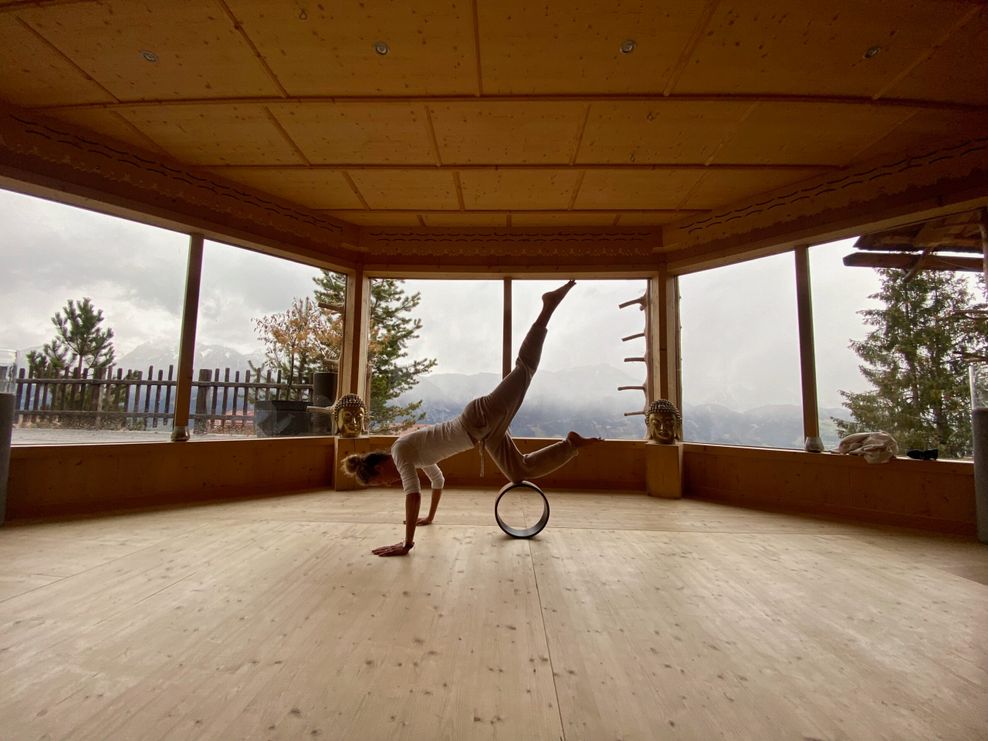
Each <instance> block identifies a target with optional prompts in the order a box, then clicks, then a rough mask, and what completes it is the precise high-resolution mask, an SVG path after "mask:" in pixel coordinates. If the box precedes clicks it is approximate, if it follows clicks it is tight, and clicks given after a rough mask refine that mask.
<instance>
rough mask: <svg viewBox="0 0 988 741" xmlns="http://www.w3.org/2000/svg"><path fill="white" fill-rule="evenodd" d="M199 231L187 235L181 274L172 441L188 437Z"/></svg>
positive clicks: (199, 267)
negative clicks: (182, 287)
mask: <svg viewBox="0 0 988 741" xmlns="http://www.w3.org/2000/svg"><path fill="white" fill-rule="evenodd" d="M202 243H203V238H202V235H201V234H190V235H189V266H188V269H187V271H186V275H185V304H184V306H183V307H182V337H181V340H180V342H179V350H178V388H177V389H176V390H175V419H174V422H173V423H172V435H171V438H172V441H173V442H185V441H186V440H188V439H189V403H190V402H191V400H192V365H193V362H192V361H193V360H194V359H195V353H196V321H197V320H198V317H199V284H200V283H201V281H202Z"/></svg>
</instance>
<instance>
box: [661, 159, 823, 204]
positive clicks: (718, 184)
mask: <svg viewBox="0 0 988 741" xmlns="http://www.w3.org/2000/svg"><path fill="white" fill-rule="evenodd" d="M821 172H823V170H821V169H820V168H809V167H808V168H793V169H787V170H708V171H706V172H704V173H703V177H701V178H700V181H699V182H698V183H697V184H696V187H694V188H693V189H692V190H690V191H689V192H688V194H685V196H686V197H685V200H683V202H682V203H681V204H680V205H681V207H682V208H684V209H713V208H717V207H719V206H725V205H727V204H729V203H733V202H735V201H737V200H739V199H741V198H744V196H745V195H747V194H748V193H751V192H752V191H753V190H771V189H773V188H781V187H783V186H785V185H791V184H792V183H798V182H799V181H800V180H805V179H806V178H809V177H812V176H814V175H819V174H820V173H821Z"/></svg>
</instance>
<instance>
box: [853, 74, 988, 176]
mask: <svg viewBox="0 0 988 741" xmlns="http://www.w3.org/2000/svg"><path fill="white" fill-rule="evenodd" d="M985 66H988V65H985ZM986 131H988V112H977V111H973V112H968V111H935V110H920V111H916V112H915V113H914V114H913V115H911V116H910V117H909V118H907V119H906V120H905V121H903V122H902V123H901V124H899V125H898V126H896V127H895V128H894V129H892V130H891V131H890V132H889V133H888V134H886V135H885V136H883V137H882V138H881V139H879V140H878V141H876V142H875V143H873V144H872V145H871V146H869V147H868V148H867V149H865V150H864V151H862V152H861V153H860V154H859V155H858V159H860V160H862V161H868V160H873V159H887V158H892V157H895V156H896V155H897V154H898V153H900V152H915V151H925V150H926V149H928V148H929V146H930V145H929V142H931V141H938V142H940V143H942V144H947V143H949V142H951V141H964V140H968V139H976V138H979V137H983V136H984V134H985V132H986Z"/></svg>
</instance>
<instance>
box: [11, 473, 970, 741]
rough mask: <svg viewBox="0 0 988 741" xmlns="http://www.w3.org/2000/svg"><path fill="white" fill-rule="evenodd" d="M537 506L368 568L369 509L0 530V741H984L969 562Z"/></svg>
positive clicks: (381, 496) (900, 538)
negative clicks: (506, 524) (512, 532)
mask: <svg viewBox="0 0 988 741" xmlns="http://www.w3.org/2000/svg"><path fill="white" fill-rule="evenodd" d="M550 498H551V501H552V505H553V510H552V519H551V520H550V523H549V527H548V528H547V529H546V530H545V531H544V532H543V533H542V534H541V535H540V536H539V537H538V538H536V539H534V540H531V541H515V540H511V539H508V538H506V537H505V536H504V535H503V534H502V533H501V532H500V530H498V529H497V528H496V527H495V526H494V523H493V517H492V512H491V507H492V504H493V495H492V493H491V492H480V491H476V490H451V491H448V492H447V493H446V495H445V497H444V500H443V504H442V507H441V509H440V513H439V517H438V518H437V522H436V524H434V525H433V526H431V527H429V528H423V529H421V530H420V531H419V534H418V536H417V545H416V548H415V550H414V551H413V553H412V555H411V556H410V557H408V558H404V559H388V560H383V559H378V558H376V557H374V556H372V555H371V554H370V550H371V548H372V547H375V546H378V545H384V544H387V543H392V542H396V541H398V540H399V539H400V538H401V528H400V525H399V524H398V523H400V522H401V518H402V511H403V510H402V505H403V500H402V497H401V495H400V494H398V493H396V492H394V491H390V492H387V491H365V492H316V493H307V494H300V495H291V496H285V497H279V498H272V499H264V500H255V501H249V502H236V503H225V504H217V505H209V506H198V507H191V508H188V509H181V510H168V511H158V512H145V513H139V514H130V515H120V516H113V517H101V518H94V519H83V520H74V521H67V522H59V523H48V524H37V525H15V526H7V527H4V528H2V529H0V686H2V687H3V691H2V693H0V738H3V739H15V740H17V741H20V740H21V739H41V738H45V739H47V738H51V739H100V740H105V739H141V740H142V741H143V740H147V739H224V740H227V739H241V738H243V739H268V738H271V739H300V738H319V739H361V740H366V739H369V740H374V739H453V740H455V741H459V740H460V739H511V740H515V739H526V740H527V739H566V741H576V740H578V739H580V740H582V739H587V740H589V741H598V740H610V739H650V740H651V739H715V738H730V739H869V740H871V739H985V738H988V731H986V729H988V641H986V638H988V586H986V583H988V548H986V547H985V546H983V545H980V544H978V543H976V542H974V541H972V540H965V539H955V538H947V537H938V536H931V535H925V534H920V533H915V532H910V531H901V530H891V529H881V528H875V527H865V526H854V525H848V524H841V523H835V522H828V521H825V520H821V519H813V518H808V517H799V516H793V515H786V514H778V513H767V512H758V511H753V510H744V509H738V508H732V507H727V506H723V505H718V504H714V503H709V502H700V501H692V500H681V501H666V500H656V499H650V498H648V497H645V496H635V495H594V494H565V493H557V492H552V493H550ZM522 506H524V505H522Z"/></svg>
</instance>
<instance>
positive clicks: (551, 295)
mask: <svg viewBox="0 0 988 741" xmlns="http://www.w3.org/2000/svg"><path fill="white" fill-rule="evenodd" d="M575 285H576V281H575V280H571V281H570V282H569V283H564V284H563V285H561V286H559V288H557V289H555V290H554V291H549V292H547V293H543V294H542V313H541V314H539V317H538V319H536V320H535V324H536V326H539V327H545V326H546V325H547V324H548V323H549V317H551V316H552V312H554V311H555V310H556V307H557V306H559V302H560V301H562V300H563V298H564V297H565V296H566V294H567V293H569V289H571V288H572V287H573V286H575Z"/></svg>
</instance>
